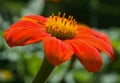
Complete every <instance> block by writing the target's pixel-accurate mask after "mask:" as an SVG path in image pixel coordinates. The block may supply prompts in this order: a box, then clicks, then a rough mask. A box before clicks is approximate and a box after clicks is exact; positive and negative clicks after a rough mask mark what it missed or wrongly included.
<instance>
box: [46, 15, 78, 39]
mask: <svg viewBox="0 0 120 83" xmlns="http://www.w3.org/2000/svg"><path fill="white" fill-rule="evenodd" d="M77 29H78V26H77V22H76V21H75V19H73V17H72V16H69V17H68V19H66V18H65V13H64V14H63V16H62V17H61V16H60V13H58V16H54V14H52V15H51V16H50V17H49V18H48V19H47V22H46V32H47V33H49V34H51V36H54V37H56V38H58V39H61V40H65V39H71V38H74V36H75V34H76V33H77Z"/></svg>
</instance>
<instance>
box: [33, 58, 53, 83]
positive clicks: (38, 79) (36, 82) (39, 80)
mask: <svg viewBox="0 0 120 83" xmlns="http://www.w3.org/2000/svg"><path fill="white" fill-rule="evenodd" d="M54 68H55V66H53V65H51V64H50V63H49V62H48V61H47V60H46V58H45V57H44V59H43V62H42V64H41V67H40V68H39V70H38V72H37V74H36V75H35V77H34V79H33V81H32V83H45V82H46V81H47V79H48V77H49V75H50V74H51V73H52V71H53V69H54Z"/></svg>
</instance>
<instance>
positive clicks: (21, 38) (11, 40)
mask: <svg viewBox="0 0 120 83" xmlns="http://www.w3.org/2000/svg"><path fill="white" fill-rule="evenodd" d="M41 27H42V26H39V25H37V24H36V23H34V22H30V21H25V20H21V21H18V22H16V23H14V24H13V25H12V26H10V27H9V28H8V29H7V30H6V31H5V32H4V34H3V35H4V37H5V39H6V41H7V43H8V45H9V46H10V47H13V46H22V45H26V44H31V43H36V42H40V41H41V40H43V38H44V37H46V36H48V34H47V33H46V32H45V31H43V30H42V29H41Z"/></svg>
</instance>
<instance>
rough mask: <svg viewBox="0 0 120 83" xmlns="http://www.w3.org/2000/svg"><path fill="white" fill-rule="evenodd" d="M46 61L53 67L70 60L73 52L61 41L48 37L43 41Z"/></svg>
mask: <svg viewBox="0 0 120 83" xmlns="http://www.w3.org/2000/svg"><path fill="white" fill-rule="evenodd" d="M43 44H44V53H45V57H46V59H47V60H48V61H49V62H50V63H51V64H52V65H55V66H56V65H59V64H61V63H63V62H65V61H66V60H68V59H69V58H70V57H71V55H72V54H73V51H72V50H71V49H70V48H69V47H68V46H67V45H66V44H65V43H64V42H63V41H61V40H59V39H57V38H55V37H46V38H45V39H44V41H43Z"/></svg>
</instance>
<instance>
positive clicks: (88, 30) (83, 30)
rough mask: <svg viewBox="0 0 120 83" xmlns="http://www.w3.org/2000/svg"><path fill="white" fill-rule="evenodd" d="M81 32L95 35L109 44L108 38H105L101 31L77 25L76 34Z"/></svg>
mask: <svg viewBox="0 0 120 83" xmlns="http://www.w3.org/2000/svg"><path fill="white" fill-rule="evenodd" d="M82 34H88V35H93V36H96V37H98V38H101V39H103V40H104V41H105V42H107V43H109V44H110V41H109V39H108V38H107V36H106V35H105V34H103V33H101V32H98V31H95V30H92V29H90V28H89V27H83V26H79V28H78V35H82Z"/></svg>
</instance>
